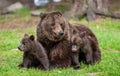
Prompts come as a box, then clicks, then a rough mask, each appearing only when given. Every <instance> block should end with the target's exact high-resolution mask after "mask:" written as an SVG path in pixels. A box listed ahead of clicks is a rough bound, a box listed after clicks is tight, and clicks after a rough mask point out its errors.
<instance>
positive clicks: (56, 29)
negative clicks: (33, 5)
mask: <svg viewBox="0 0 120 76" xmlns="http://www.w3.org/2000/svg"><path fill="white" fill-rule="evenodd" d="M40 18H41V22H40V26H41V29H42V30H43V34H45V36H46V37H47V38H48V39H49V40H52V41H59V40H61V39H62V38H63V37H64V36H65V34H66V32H67V27H68V24H67V22H66V20H65V19H64V17H63V16H62V14H61V13H60V12H51V13H41V14H40Z"/></svg>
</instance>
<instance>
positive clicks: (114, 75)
mask: <svg viewBox="0 0 120 76" xmlns="http://www.w3.org/2000/svg"><path fill="white" fill-rule="evenodd" d="M22 11H26V12H28V10H26V9H22ZM15 13H16V14H19V12H18V13H17V12H15ZM24 14H26V13H25V12H24ZM21 19H22V18H21ZM77 22H80V21H79V20H77ZM80 23H84V24H87V25H88V27H90V28H91V29H92V31H93V32H94V33H95V35H96V36H97V38H98V41H99V46H100V48H101V53H102V60H101V62H100V63H97V64H95V65H90V66H86V65H84V64H83V63H81V64H80V66H81V69H80V70H73V69H72V68H66V69H65V68H64V69H54V70H51V71H41V70H38V69H34V68H32V69H25V68H24V69H19V68H18V67H17V66H18V65H19V64H20V63H21V62H22V55H23V53H22V52H20V51H19V50H18V49H17V47H18V45H19V40H20V39H21V38H22V37H23V35H24V33H28V34H34V35H35V34H36V33H35V32H36V31H35V30H36V28H33V27H29V28H24V29H11V30H10V29H6V30H0V76H120V73H119V72H120V69H119V68H120V45H119V44H120V38H119V37H120V22H119V21H116V20H111V19H106V20H105V21H95V22H91V23H87V22H86V21H84V20H82V21H81V22H80ZM0 24H1V23H0Z"/></svg>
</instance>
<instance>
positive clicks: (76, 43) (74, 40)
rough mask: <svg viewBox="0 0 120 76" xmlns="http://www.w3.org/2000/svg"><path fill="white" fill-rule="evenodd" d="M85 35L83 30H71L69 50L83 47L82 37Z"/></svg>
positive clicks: (74, 50) (73, 50)
mask: <svg viewBox="0 0 120 76" xmlns="http://www.w3.org/2000/svg"><path fill="white" fill-rule="evenodd" d="M84 37H85V32H81V33H79V32H78V31H76V30H73V35H72V37H71V46H72V47H71V50H72V52H77V51H78V50H79V49H80V48H82V47H83V45H84V41H83V38H84Z"/></svg>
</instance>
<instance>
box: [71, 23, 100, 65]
mask: <svg viewBox="0 0 120 76" xmlns="http://www.w3.org/2000/svg"><path fill="white" fill-rule="evenodd" d="M72 25H73V26H74V28H75V29H77V30H78V32H79V33H81V32H86V36H87V38H88V40H89V42H90V43H91V48H92V51H93V53H92V54H93V64H94V63H96V62H99V61H100V60H101V52H100V49H99V44H98V40H97V38H96V36H95V34H94V33H93V32H92V31H91V30H90V29H89V28H88V27H87V26H85V25H82V24H78V23H73V24H72ZM81 60H84V61H85V56H84V55H83V53H80V54H79V61H81Z"/></svg>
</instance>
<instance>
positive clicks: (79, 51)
mask: <svg viewBox="0 0 120 76" xmlns="http://www.w3.org/2000/svg"><path fill="white" fill-rule="evenodd" d="M72 34H73V35H72V37H71V58H72V64H73V68H74V69H79V68H80V65H79V62H80V59H79V56H80V55H82V56H83V58H85V59H84V60H85V63H86V64H88V65H89V64H92V63H93V55H92V53H93V51H92V47H91V42H90V40H89V39H88V37H87V35H86V32H85V31H84V32H81V33H79V32H78V31H77V29H73V32H72Z"/></svg>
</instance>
